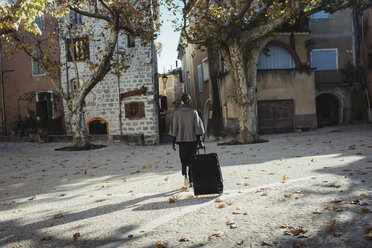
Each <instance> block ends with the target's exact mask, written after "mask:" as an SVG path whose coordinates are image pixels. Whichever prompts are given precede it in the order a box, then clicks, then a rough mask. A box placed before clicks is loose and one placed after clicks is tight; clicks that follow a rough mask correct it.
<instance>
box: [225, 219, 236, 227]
mask: <svg viewBox="0 0 372 248" xmlns="http://www.w3.org/2000/svg"><path fill="white" fill-rule="evenodd" d="M225 224H226V225H228V226H230V225H234V224H235V222H231V221H229V220H228V221H226V222H225Z"/></svg>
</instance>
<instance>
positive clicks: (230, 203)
mask: <svg viewBox="0 0 372 248" xmlns="http://www.w3.org/2000/svg"><path fill="white" fill-rule="evenodd" d="M226 204H227V205H229V206H230V205H233V204H234V202H232V201H228V202H226Z"/></svg>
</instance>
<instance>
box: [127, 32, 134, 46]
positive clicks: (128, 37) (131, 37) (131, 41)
mask: <svg viewBox="0 0 372 248" xmlns="http://www.w3.org/2000/svg"><path fill="white" fill-rule="evenodd" d="M134 39H135V37H134V36H133V35H130V34H128V35H127V40H128V47H135V46H136V44H135V42H134Z"/></svg>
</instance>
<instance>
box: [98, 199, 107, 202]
mask: <svg viewBox="0 0 372 248" xmlns="http://www.w3.org/2000/svg"><path fill="white" fill-rule="evenodd" d="M103 201H106V199H99V200H96V202H103Z"/></svg>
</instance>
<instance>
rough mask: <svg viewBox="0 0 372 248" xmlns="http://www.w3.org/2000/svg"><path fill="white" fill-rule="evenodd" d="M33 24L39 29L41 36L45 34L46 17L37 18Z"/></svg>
mask: <svg viewBox="0 0 372 248" xmlns="http://www.w3.org/2000/svg"><path fill="white" fill-rule="evenodd" d="M33 24H34V25H36V27H37V28H38V29H39V32H40V34H41V33H43V32H44V16H37V17H36V18H35V21H34V22H33Z"/></svg>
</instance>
